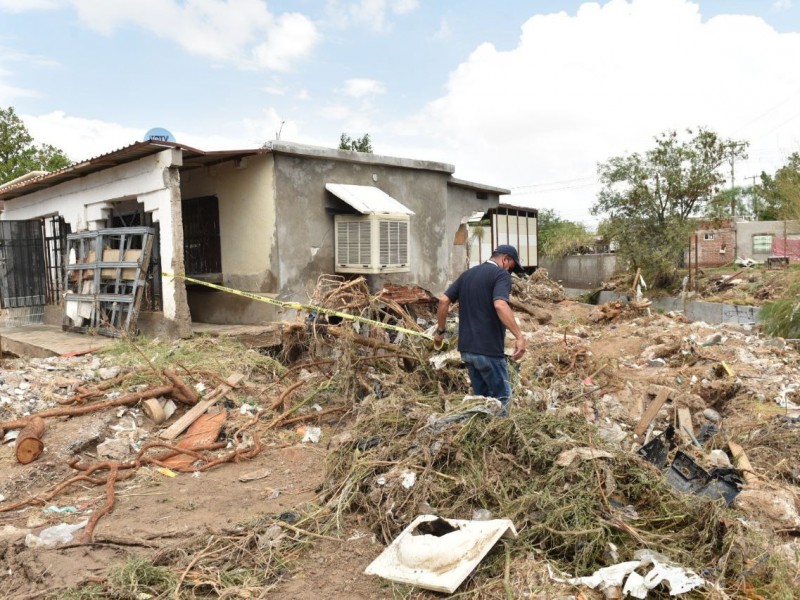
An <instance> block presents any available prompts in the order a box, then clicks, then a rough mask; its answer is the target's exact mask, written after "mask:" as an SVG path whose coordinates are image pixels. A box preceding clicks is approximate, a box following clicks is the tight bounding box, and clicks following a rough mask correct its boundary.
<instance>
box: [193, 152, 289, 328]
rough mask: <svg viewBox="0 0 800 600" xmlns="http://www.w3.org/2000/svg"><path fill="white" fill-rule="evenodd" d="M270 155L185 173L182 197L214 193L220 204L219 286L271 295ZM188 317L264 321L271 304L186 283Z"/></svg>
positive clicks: (272, 191)
mask: <svg viewBox="0 0 800 600" xmlns="http://www.w3.org/2000/svg"><path fill="white" fill-rule="evenodd" d="M273 166H274V161H273V157H272V155H269V154H264V155H258V156H251V157H248V158H245V159H241V160H239V161H236V162H234V161H229V162H226V163H222V164H219V165H213V166H210V167H205V168H202V169H193V170H191V171H188V172H186V173H185V174H184V177H183V181H182V185H181V193H182V195H183V197H184V198H187V199H188V198H197V197H201V196H216V197H217V199H218V204H219V225H220V251H221V254H222V274H223V281H222V285H224V286H226V287H230V288H233V289H237V290H243V291H246V292H252V293H256V294H263V295H265V296H274V295H276V292H277V290H278V279H277V275H276V273H275V272H273V270H272V263H273V257H272V252H273V249H274V248H275V246H276V243H275V231H276V227H275V214H276V213H275V201H274V198H275V185H274V183H275V182H274V178H273ZM189 307H190V309H191V313H192V320H193V321H200V322H204V323H245V324H253V323H263V322H268V321H272V320H274V319H275V316H276V315H275V309H274V307H273V306H271V305H269V304H265V303H261V302H257V301H254V300H250V299H247V298H243V297H239V296H234V295H232V294H228V293H225V292H218V291H216V290H213V289H210V288H206V287H202V286H189Z"/></svg>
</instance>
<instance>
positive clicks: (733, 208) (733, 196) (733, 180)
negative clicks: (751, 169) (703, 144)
mask: <svg viewBox="0 0 800 600" xmlns="http://www.w3.org/2000/svg"><path fill="white" fill-rule="evenodd" d="M743 146H744V144H737V143H736V142H733V143H732V144H731V219H734V218H735V217H736V177H735V176H734V171H733V165H734V163H735V162H736V149H737V148H740V147H743Z"/></svg>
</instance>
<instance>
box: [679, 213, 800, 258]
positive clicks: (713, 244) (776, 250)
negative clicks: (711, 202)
mask: <svg viewBox="0 0 800 600" xmlns="http://www.w3.org/2000/svg"><path fill="white" fill-rule="evenodd" d="M784 236H785V237H784ZM784 240H786V241H784ZM688 245H689V250H688V251H687V260H688V261H690V263H691V264H692V265H694V264H697V265H698V266H700V267H714V266H721V265H725V264H728V263H731V262H733V261H735V260H736V258H745V259H747V258H749V259H753V260H756V261H759V262H764V261H766V260H767V258H769V257H770V256H783V255H784V252H785V253H786V255H787V256H788V257H789V258H790V259H792V260H800V251H799V250H800V222H798V221H787V222H784V221H737V220H735V219H723V220H722V221H716V222H702V223H700V224H699V226H698V228H697V229H696V230H695V232H694V234H693V235H692V237H691V239H690V241H689V244H688Z"/></svg>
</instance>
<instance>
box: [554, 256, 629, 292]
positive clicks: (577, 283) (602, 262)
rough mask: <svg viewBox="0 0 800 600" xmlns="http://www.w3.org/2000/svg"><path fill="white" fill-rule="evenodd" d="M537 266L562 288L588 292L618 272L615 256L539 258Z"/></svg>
mask: <svg viewBox="0 0 800 600" xmlns="http://www.w3.org/2000/svg"><path fill="white" fill-rule="evenodd" d="M539 266H541V267H543V268H545V269H547V272H548V273H549V275H550V279H553V280H554V281H558V282H560V283H561V285H563V286H564V287H569V288H578V289H583V290H590V289H594V288H597V287H600V285H601V283H602V282H603V281H607V280H609V279H610V278H611V277H613V276H614V275H615V274H616V273H617V270H618V261H617V255H616V254H583V255H579V256H564V257H562V258H556V259H553V258H550V257H547V256H540V257H539Z"/></svg>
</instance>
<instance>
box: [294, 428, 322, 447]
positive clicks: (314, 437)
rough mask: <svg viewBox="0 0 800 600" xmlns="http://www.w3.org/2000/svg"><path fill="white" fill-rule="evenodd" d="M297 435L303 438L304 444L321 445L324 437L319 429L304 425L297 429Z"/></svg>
mask: <svg viewBox="0 0 800 600" xmlns="http://www.w3.org/2000/svg"><path fill="white" fill-rule="evenodd" d="M297 434H298V435H301V436H303V439H302V440H300V441H302V442H311V443H312V444H317V443H319V440H320V438H321V437H322V429H320V428H319V427H310V426H306V425H303V426H302V427H298V428H297Z"/></svg>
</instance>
